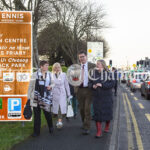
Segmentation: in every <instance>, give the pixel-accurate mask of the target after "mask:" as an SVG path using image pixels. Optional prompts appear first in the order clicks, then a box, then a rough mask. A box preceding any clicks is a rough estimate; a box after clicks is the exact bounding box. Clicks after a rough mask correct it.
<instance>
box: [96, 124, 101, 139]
mask: <svg viewBox="0 0 150 150" xmlns="http://www.w3.org/2000/svg"><path fill="white" fill-rule="evenodd" d="M96 128H97V134H96V136H95V137H96V138H100V137H102V125H101V122H96Z"/></svg>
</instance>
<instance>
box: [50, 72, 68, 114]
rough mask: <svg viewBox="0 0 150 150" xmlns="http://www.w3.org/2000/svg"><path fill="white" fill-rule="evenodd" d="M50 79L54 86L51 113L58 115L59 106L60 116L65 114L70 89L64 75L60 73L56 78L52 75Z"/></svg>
mask: <svg viewBox="0 0 150 150" xmlns="http://www.w3.org/2000/svg"><path fill="white" fill-rule="evenodd" d="M52 79H53V81H54V84H55V86H54V87H53V89H52V93H53V107H52V112H53V113H54V114H58V110H59V106H60V110H61V114H66V110H67V97H69V96H70V87H69V83H68V80H67V76H66V73H63V72H61V73H60V75H59V76H58V78H56V76H55V74H54V73H52Z"/></svg>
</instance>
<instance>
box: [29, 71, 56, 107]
mask: <svg viewBox="0 0 150 150" xmlns="http://www.w3.org/2000/svg"><path fill="white" fill-rule="evenodd" d="M48 73H50V72H49V71H48ZM50 74H51V73H50ZM36 76H37V72H34V73H33V74H32V76H31V80H30V83H29V87H28V99H30V105H31V107H37V101H34V90H35V82H36ZM54 85H55V84H54V81H53V80H52V79H51V85H50V86H51V87H52V88H53V87H54Z"/></svg>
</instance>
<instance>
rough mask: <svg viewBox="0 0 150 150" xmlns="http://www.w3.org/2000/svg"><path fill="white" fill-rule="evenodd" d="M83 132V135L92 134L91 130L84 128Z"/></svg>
mask: <svg viewBox="0 0 150 150" xmlns="http://www.w3.org/2000/svg"><path fill="white" fill-rule="evenodd" d="M82 134H83V135H89V134H90V130H87V129H84V130H83V132H82Z"/></svg>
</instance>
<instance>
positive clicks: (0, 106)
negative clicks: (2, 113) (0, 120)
mask: <svg viewBox="0 0 150 150" xmlns="http://www.w3.org/2000/svg"><path fill="white" fill-rule="evenodd" d="M0 109H2V98H0Z"/></svg>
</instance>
